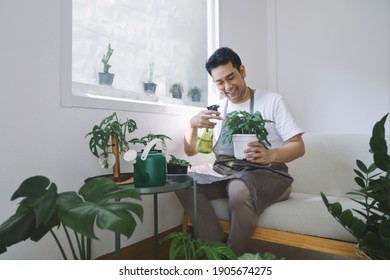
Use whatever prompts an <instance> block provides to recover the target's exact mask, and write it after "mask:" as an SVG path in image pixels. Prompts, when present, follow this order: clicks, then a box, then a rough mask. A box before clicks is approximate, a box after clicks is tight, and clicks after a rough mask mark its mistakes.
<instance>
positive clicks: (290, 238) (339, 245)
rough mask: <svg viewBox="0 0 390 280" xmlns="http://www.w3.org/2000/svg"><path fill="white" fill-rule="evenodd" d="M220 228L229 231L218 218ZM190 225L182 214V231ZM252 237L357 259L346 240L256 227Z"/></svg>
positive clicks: (189, 221)
mask: <svg viewBox="0 0 390 280" xmlns="http://www.w3.org/2000/svg"><path fill="white" fill-rule="evenodd" d="M220 224H221V226H222V230H223V231H224V232H225V233H228V232H229V222H228V221H222V220H220ZM190 226H192V223H191V220H190V218H189V216H188V215H186V214H184V221H183V231H187V230H188V229H189V227H190ZM252 238H253V239H255V240H261V241H267V242H273V243H277V244H282V245H288V246H293V247H297V248H302V249H307V250H314V251H318V252H322V253H328V254H332V255H338V256H343V257H347V258H351V259H357V255H356V243H353V242H346V241H340V240H334V239H328V238H323V237H317V236H311V235H305V234H299V233H292V232H287V231H281V230H275V229H268V228H262V227H256V228H255V230H254V232H253V234H252Z"/></svg>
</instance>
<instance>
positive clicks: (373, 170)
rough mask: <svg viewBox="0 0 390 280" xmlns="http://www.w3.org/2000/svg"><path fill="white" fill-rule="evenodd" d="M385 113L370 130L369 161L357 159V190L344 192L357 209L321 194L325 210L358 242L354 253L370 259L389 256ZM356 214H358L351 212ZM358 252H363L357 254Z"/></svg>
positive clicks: (389, 164)
mask: <svg viewBox="0 0 390 280" xmlns="http://www.w3.org/2000/svg"><path fill="white" fill-rule="evenodd" d="M387 116H388V114H387V115H385V116H384V117H383V118H382V119H381V120H380V121H378V122H377V123H376V124H375V125H374V127H373V130H372V137H371V139H370V143H369V145H370V152H371V153H372V154H373V161H374V162H373V163H372V164H370V165H366V164H364V163H363V162H362V161H360V160H357V161H356V164H357V167H358V169H355V170H354V171H355V173H356V175H357V176H356V177H355V182H356V183H357V185H358V186H359V189H357V190H355V191H352V192H349V193H348V194H352V195H356V196H357V197H359V198H361V199H352V200H354V201H356V202H357V203H358V204H360V205H361V206H362V208H361V209H352V210H351V209H346V210H344V209H343V208H342V206H341V204H340V203H339V202H333V203H331V202H329V201H328V199H327V197H326V195H325V194H324V193H321V196H322V200H323V201H324V203H325V205H326V207H327V209H328V211H329V212H330V213H331V215H332V216H333V217H334V218H335V219H336V220H337V221H339V222H340V224H341V225H342V226H343V227H344V228H345V229H346V230H348V231H349V232H350V233H351V234H352V235H353V236H355V237H356V239H357V241H358V248H357V250H358V251H357V252H358V255H363V256H364V258H371V259H386V260H389V259H390V155H389V152H388V147H387V144H386V138H385V122H386V118H387ZM354 212H355V213H354ZM356 213H358V214H359V215H360V217H357V216H356V215H355V214H356ZM360 252H362V253H363V254H361V253H360Z"/></svg>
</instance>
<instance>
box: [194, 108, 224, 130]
mask: <svg viewBox="0 0 390 280" xmlns="http://www.w3.org/2000/svg"><path fill="white" fill-rule="evenodd" d="M220 115H221V113H220V112H218V111H211V110H204V111H200V112H199V113H198V114H196V115H195V116H193V117H192V118H191V120H190V126H191V127H192V128H214V127H215V125H216V123H215V122H213V121H212V120H222V117H221V116H220Z"/></svg>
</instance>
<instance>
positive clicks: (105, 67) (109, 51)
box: [101, 43, 114, 73]
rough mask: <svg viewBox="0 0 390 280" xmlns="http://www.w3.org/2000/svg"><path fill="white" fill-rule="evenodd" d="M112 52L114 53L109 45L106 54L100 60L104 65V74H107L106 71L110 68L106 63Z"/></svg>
mask: <svg viewBox="0 0 390 280" xmlns="http://www.w3.org/2000/svg"><path fill="white" fill-rule="evenodd" d="M113 52H114V50H113V49H112V48H111V44H110V43H109V44H108V47H107V53H106V54H104V55H103V58H102V60H101V61H102V62H103V65H104V67H103V72H104V73H108V70H109V69H110V67H111V65H110V64H108V61H109V60H110V58H111V55H112V53H113Z"/></svg>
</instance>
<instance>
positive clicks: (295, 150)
mask: <svg viewBox="0 0 390 280" xmlns="http://www.w3.org/2000/svg"><path fill="white" fill-rule="evenodd" d="M248 146H250V147H249V148H248V149H246V150H245V151H244V153H246V154H247V157H248V161H250V162H253V163H259V164H269V163H272V162H275V163H287V162H290V161H293V160H295V159H297V158H299V157H301V156H303V155H304V154H305V144H304V142H303V139H302V134H297V135H295V136H293V137H291V138H290V139H288V140H287V141H286V142H285V144H284V145H283V146H282V147H279V148H275V149H270V150H267V149H266V148H265V147H264V146H263V145H262V144H261V143H259V142H252V143H249V144H248ZM249 158H250V159H249Z"/></svg>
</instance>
